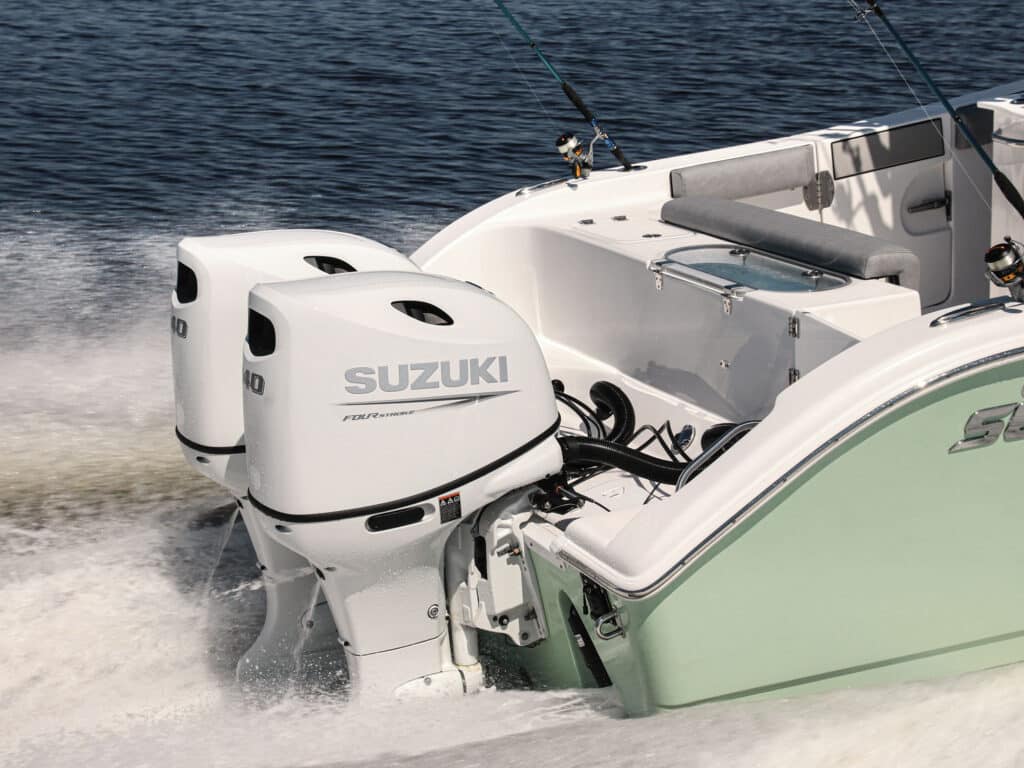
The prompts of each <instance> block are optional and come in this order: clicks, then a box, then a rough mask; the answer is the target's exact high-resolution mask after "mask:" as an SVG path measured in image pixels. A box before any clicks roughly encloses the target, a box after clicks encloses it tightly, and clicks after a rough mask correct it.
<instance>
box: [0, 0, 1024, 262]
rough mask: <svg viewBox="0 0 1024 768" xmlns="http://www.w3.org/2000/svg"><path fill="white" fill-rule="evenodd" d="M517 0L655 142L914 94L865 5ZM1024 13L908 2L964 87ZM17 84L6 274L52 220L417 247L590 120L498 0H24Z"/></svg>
mask: <svg viewBox="0 0 1024 768" xmlns="http://www.w3.org/2000/svg"><path fill="white" fill-rule="evenodd" d="M512 7H513V9H514V10H516V11H517V12H518V13H519V14H520V15H521V18H522V21H523V23H524V24H525V25H526V26H527V28H528V29H529V30H530V31H531V32H532V34H533V35H534V36H535V37H536V38H537V39H538V40H539V41H541V42H542V44H543V46H544V48H545V50H546V51H547V53H548V54H549V56H550V58H551V59H553V60H554V61H555V62H556V64H557V66H558V67H559V68H560V69H561V70H562V72H563V73H564V75H565V76H566V77H567V79H569V80H570V81H572V82H573V83H574V84H575V85H576V86H577V88H578V90H579V91H580V92H581V93H582V94H583V95H584V97H585V98H586V99H587V100H588V101H589V102H590V103H591V105H592V106H593V107H594V108H595V109H596V110H597V112H598V114H599V115H600V116H601V117H602V118H603V120H604V121H605V123H606V125H607V127H608V128H609V129H610V130H611V131H612V132H613V134H614V135H615V136H616V137H617V138H618V140H619V141H620V143H621V144H622V146H623V147H624V148H625V149H626V151H627V152H628V153H629V154H630V155H631V156H633V157H634V158H637V159H642V158H650V157H655V156H660V155H666V154H674V153H679V152H687V151H691V150H696V149H703V148H708V147H713V146H720V145H724V144H733V143H736V142H741V141H748V140H754V139H758V138H764V137H767V136H772V135H779V134H787V133H792V132H795V131H798V130H802V129H807V128H817V127H824V126H826V125H828V124H833V123H839V122H845V121H849V120H853V119H856V118H860V117H867V116H872V115H875V114H883V113H885V112H888V111H892V110H895V109H899V108H903V107H906V106H910V105H912V104H913V101H912V99H911V97H910V95H909V94H908V93H907V91H906V89H905V88H904V86H903V85H902V83H901V82H900V81H899V79H898V77H897V75H896V73H895V72H894V71H893V69H892V67H891V65H890V64H889V63H888V62H887V60H886V59H885V57H884V55H883V54H882V52H881V51H880V49H879V48H878V46H877V44H876V43H875V41H874V39H873V38H872V37H871V35H870V34H869V32H868V31H867V29H866V28H865V27H864V26H863V25H862V24H858V23H855V22H854V21H853V14H852V11H851V10H850V8H849V5H848V3H847V2H846V0H830V1H829V2H820V1H819V2H805V3H749V4H748V3H742V4H741V3H732V2H722V1H721V0H694V1H692V2H664V1H658V0H642V1H641V2H630V3H616V4H610V6H609V7H605V6H603V5H601V4H598V5H596V6H587V5H583V4H570V5H561V6H552V5H551V4H548V3H540V2H536V0H520V1H519V2H512ZM1013 8H1016V9H1017V10H1024V3H1020V2H1014V3H1006V2H993V1H991V0H989V1H987V2H986V1H982V2H975V3H971V4H963V3H954V2H948V1H940V2H934V1H929V2H924V1H922V0H914V1H910V0H904V1H903V2H892V3H891V7H890V13H891V16H892V18H893V20H894V21H895V22H896V23H898V24H899V25H900V27H901V28H902V29H903V30H904V32H905V34H906V37H907V38H908V39H909V40H910V41H911V43H912V44H914V45H915V46H916V48H917V49H918V52H919V53H920V56H921V58H922V59H924V61H925V62H926V63H927V64H928V65H929V66H930V67H931V68H932V70H933V72H934V74H935V77H936V79H937V80H938V81H939V82H940V83H942V85H943V86H944V87H945V88H946V89H947V90H948V92H949V93H951V94H955V93H958V92H961V91H965V90H968V89H972V88H977V87H983V86H988V85H991V84H995V83H998V82H1000V81H1005V80H1009V79H1012V78H1014V77H1017V76H1019V75H1020V74H1021V73H1022V72H1024V68H1021V67H1020V66H1019V62H1020V46H1019V44H1018V42H1017V40H1016V39H1015V38H1016V36H1015V35H1012V34H1007V32H1008V30H1007V24H1008V22H1010V21H1011V18H1010V16H1011V15H1012V10H1013ZM876 26H878V28H879V29H881V27H880V25H878V23H877V22H876ZM520 70H521V72H520ZM915 82H916V80H915ZM0 88H2V91H0V94H2V96H0V103H2V105H3V106H2V109H0V227H2V229H0V237H2V238H3V244H4V247H3V250H2V254H3V258H4V259H5V261H4V267H5V269H6V270H7V271H10V269H11V268H12V267H14V266H15V265H12V264H11V263H10V261H11V260H12V259H13V258H16V257H17V254H12V253H11V248H10V238H11V237H12V236H13V237H17V235H18V234H19V233H20V231H21V229H22V228H24V227H27V226H30V225H31V224H32V223H33V222H38V223H39V226H42V227H45V226H53V225H60V226H65V225H66V226H73V227H88V228H89V230H90V233H91V235H92V238H94V242H95V245H94V246H93V247H94V248H96V249H97V250H98V251H101V250H103V246H102V245H101V243H100V241H102V240H103V239H105V238H107V237H110V236H111V233H112V232H168V233H175V234H186V233H190V232H212V231H227V230H236V229H246V228H251V227H254V226H328V227H333V228H338V229H343V230H355V231H359V232H362V233H364V234H368V235H370V236H374V237H380V238H383V239H385V240H388V241H390V242H392V243H394V244H396V245H399V246H402V247H405V248H409V247H411V246H414V245H415V244H417V243H418V242H419V241H420V240H422V239H423V238H424V237H425V236H426V235H427V234H428V233H429V232H430V231H432V229H433V228H436V227H437V226H440V225H441V224H443V223H444V222H446V221H448V220H450V219H451V218H453V217H454V216H456V215H457V214H459V213H461V212H463V211H465V210H467V209H469V208H471V207H473V206H475V205H477V204H480V203H482V202H484V201H486V200H487V199H489V198H491V197H493V196H495V195H496V194H497V193H499V192H502V191H505V190H508V189H509V188H513V187H515V186H517V185H520V184H523V183H525V182H529V181H533V180H537V179H541V178H545V177H551V176H555V175H559V174H561V173H562V172H563V168H562V165H561V164H560V163H559V162H558V158H557V156H556V155H555V153H554V151H553V139H554V137H555V136H556V135H557V134H558V133H560V132H561V131H563V130H565V129H575V130H578V131H583V130H584V128H585V126H583V125H582V124H581V121H580V119H579V117H578V115H576V114H575V113H574V111H573V109H572V107H571V106H570V105H569V104H568V103H567V102H566V101H565V99H564V97H563V96H562V94H561V92H560V90H559V89H558V87H557V84H556V83H554V81H553V80H551V79H549V76H548V75H547V73H546V71H545V70H544V69H543V68H542V66H541V65H540V63H539V62H538V61H537V60H536V59H535V58H534V57H533V54H532V53H531V52H530V50H529V49H528V48H526V47H525V46H524V45H523V44H522V41H521V40H520V39H519V38H518V37H516V35H515V33H514V32H513V31H512V30H511V28H510V27H509V26H508V25H507V23H506V22H505V20H504V18H503V17H502V16H501V15H500V13H499V12H498V11H497V9H496V8H495V7H494V5H493V4H491V3H489V2H486V1H485V0H477V1H476V2H468V1H466V0H451V1H449V2H445V3H426V2H424V3H398V2H379V0H369V1H367V2H344V0H336V1H335V2H325V1H323V0H313V1H312V2H300V3H287V2H280V1H279V0H274V1H273V2H270V1H268V0H252V1H251V2H247V3H237V2H225V1H223V0H213V1H212V2H211V1H207V2H176V3H169V2H166V1H163V2H153V1H152V0H131V1H130V2H128V1H124V0H122V1H117V0H112V1H110V2H95V0H65V1H64V2H58V3H54V2H37V1H35V0H30V1H28V2H18V3H15V2H7V3H3V4H0ZM531 88H532V89H533V91H534V92H535V93H536V98H535V96H534V94H533V93H531ZM921 92H922V94H923V93H924V90H923V89H922V91H921ZM538 99H539V101H538ZM12 225H13V226H12ZM82 247H86V248H88V247H89V246H87V245H86V244H83V246H82ZM113 250H114V251H118V250H120V249H119V248H118V247H117V246H115V247H114V248H113ZM76 252H77V254H78V255H79V256H81V255H83V253H82V251H81V250H78V249H76ZM37 256H41V254H40V255H37ZM67 256H68V254H65V255H64V257H65V258H66V257H67Z"/></svg>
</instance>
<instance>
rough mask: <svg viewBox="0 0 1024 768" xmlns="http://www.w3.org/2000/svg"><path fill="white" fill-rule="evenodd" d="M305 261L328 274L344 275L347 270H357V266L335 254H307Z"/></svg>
mask: <svg viewBox="0 0 1024 768" xmlns="http://www.w3.org/2000/svg"><path fill="white" fill-rule="evenodd" d="M305 262H306V263H307V264H310V265H312V266H314V267H316V268H317V269H319V270H320V271H321V272H326V273H327V274H328V275H342V274H345V273H346V272H355V271H356V268H355V267H353V266H352V265H351V264H349V263H348V262H347V261H342V260H341V259H336V258H335V257H334V256H307V257H306V258H305Z"/></svg>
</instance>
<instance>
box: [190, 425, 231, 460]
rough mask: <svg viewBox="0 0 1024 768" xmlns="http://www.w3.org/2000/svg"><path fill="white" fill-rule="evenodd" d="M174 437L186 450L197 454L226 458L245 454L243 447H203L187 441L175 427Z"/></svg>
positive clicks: (193, 441)
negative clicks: (188, 449)
mask: <svg viewBox="0 0 1024 768" xmlns="http://www.w3.org/2000/svg"><path fill="white" fill-rule="evenodd" d="M174 435H175V437H177V438H178V442H180V443H181V444H182V445H184V446H185V447H186V448H191V449H192V450H193V451H199V453H208V454H209V455H211V456H226V455H230V454H234V453H245V446H244V445H203V444H202V443H197V442H196V441H195V440H189V439H188V438H187V437H185V436H184V435H183V434H181V430H180V429H178V428H177V427H175V428H174Z"/></svg>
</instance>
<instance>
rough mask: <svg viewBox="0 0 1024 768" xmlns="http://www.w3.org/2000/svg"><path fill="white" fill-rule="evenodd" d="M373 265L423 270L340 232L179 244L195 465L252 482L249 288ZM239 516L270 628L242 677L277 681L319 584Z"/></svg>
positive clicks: (177, 351) (186, 402)
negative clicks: (246, 384)
mask: <svg viewBox="0 0 1024 768" xmlns="http://www.w3.org/2000/svg"><path fill="white" fill-rule="evenodd" d="M375 269H387V270H391V271H398V270H406V271H411V272H417V271H419V270H418V267H416V265H415V264H413V263H412V262H410V261H409V260H408V259H406V257H405V256H403V255H402V254H401V253H399V252H398V251H395V250H394V249H392V248H389V247H387V246H385V245H382V244H380V243H375V242H373V241H372V240H367V239H366V238H363V237H358V236H356V235H349V234H343V233H340V232H327V231H320V230H274V231H267V232H250V233H245V234H235V235H220V236H215V237H190V238H187V239H185V240H182V241H181V243H180V244H179V246H178V280H177V284H176V285H175V289H174V292H173V294H172V298H171V305H172V316H171V348H172V354H173V360H174V394H175V402H176V417H175V424H176V432H177V435H178V439H179V441H180V442H181V446H182V451H183V453H184V454H185V458H186V459H187V460H188V462H189V463H190V464H191V465H192V466H193V468H195V469H196V470H198V471H199V472H201V473H202V474H204V475H206V476H207V477H209V478H210V479H211V480H213V481H214V482H216V483H219V484H220V485H222V486H224V487H226V488H227V489H228V490H230V491H231V492H232V494H233V495H235V496H236V497H242V496H244V494H245V492H246V488H247V487H248V478H247V473H246V464H245V441H244V437H243V420H242V348H243V347H244V346H245V334H246V322H247V316H248V298H249V290H250V289H251V288H252V287H253V286H254V285H256V284H257V283H260V282H265V281H281V280H308V279H316V278H318V277H321V278H324V279H328V278H326V275H338V277H335V278H331V279H337V280H345V279H347V278H348V276H349V275H348V273H352V272H356V273H358V272H365V271H372V270H375ZM240 512H241V516H242V519H243V521H244V522H245V526H246V528H247V529H248V531H249V536H250V539H251V540H252V544H253V548H254V550H255V552H256V556H257V558H258V559H259V565H260V571H261V573H262V576H263V586H264V589H265V594H266V602H267V609H266V621H265V623H264V626H263V630H262V631H261V632H260V635H259V637H258V638H257V639H256V641H255V642H254V643H253V645H252V647H250V648H249V650H248V651H247V652H246V653H245V655H243V656H242V658H241V659H240V660H239V662H238V677H239V680H240V682H242V683H243V684H245V685H247V686H248V685H252V684H256V685H260V686H262V685H264V684H271V685H275V684H277V683H278V682H279V681H280V680H281V679H283V678H286V677H287V676H288V675H289V674H291V672H292V671H293V669H294V667H295V664H296V655H295V648H296V646H297V644H298V643H299V642H300V638H302V637H304V636H306V635H308V634H309V633H310V631H311V630H310V628H309V625H310V624H311V623H313V622H314V616H313V615H312V612H311V609H310V606H311V604H312V602H313V596H314V595H315V594H316V592H317V590H318V589H319V586H318V583H317V580H316V577H315V575H314V571H313V568H312V567H311V566H310V565H309V563H308V561H306V560H305V559H304V558H302V557H301V556H299V555H297V554H296V553H295V552H294V551H293V550H291V549H288V548H286V547H282V546H281V545H280V544H278V543H277V542H276V541H275V540H274V539H272V538H271V537H269V536H268V535H267V534H266V533H265V532H264V530H263V527H262V526H261V525H259V524H258V523H257V522H256V518H255V517H254V515H255V514H256V513H255V512H254V511H253V509H252V506H251V504H250V503H249V502H248V500H247V499H244V498H243V499H240ZM318 613H319V615H318V616H317V617H316V621H315V625H316V629H315V630H313V631H315V632H316V633H317V634H318V635H319V634H320V633H321V631H322V632H324V633H327V634H328V636H329V635H333V634H334V627H333V622H331V621H330V620H329V619H330V617H329V616H325V615H324V612H318ZM321 617H322V618H324V619H327V620H326V621H320V618H321ZM321 627H322V629H321Z"/></svg>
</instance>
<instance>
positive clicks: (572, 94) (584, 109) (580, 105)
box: [562, 80, 594, 123]
mask: <svg viewBox="0 0 1024 768" xmlns="http://www.w3.org/2000/svg"><path fill="white" fill-rule="evenodd" d="M562 90H563V91H565V95H566V96H568V97H569V101H571V102H572V103H573V106H574V107H576V109H578V110H579V111H580V114H581V115H583V119H584V120H586V121H587V122H588V123H592V122H594V113H593V112H591V111H590V107H588V106H587V105H586V104H585V103H584V102H583V99H581V98H580V95H579V94H578V93H576V89H575V88H573V87H572V86H571V85H569V83H568V82H566V81H565V80H563V81H562Z"/></svg>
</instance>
